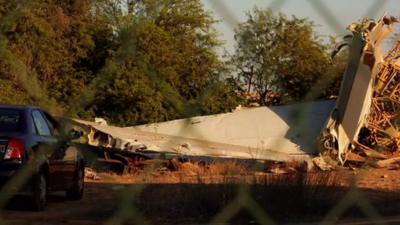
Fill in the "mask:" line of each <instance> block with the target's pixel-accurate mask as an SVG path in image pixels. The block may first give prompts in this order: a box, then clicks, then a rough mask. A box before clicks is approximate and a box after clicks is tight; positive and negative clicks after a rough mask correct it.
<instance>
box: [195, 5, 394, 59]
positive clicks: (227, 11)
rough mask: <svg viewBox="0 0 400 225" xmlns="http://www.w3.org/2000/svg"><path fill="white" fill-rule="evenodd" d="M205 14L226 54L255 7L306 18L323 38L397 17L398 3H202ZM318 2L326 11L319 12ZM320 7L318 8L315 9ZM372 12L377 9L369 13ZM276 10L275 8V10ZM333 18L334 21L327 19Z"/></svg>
mask: <svg viewBox="0 0 400 225" xmlns="http://www.w3.org/2000/svg"><path fill="white" fill-rule="evenodd" d="M202 2H203V4H204V7H205V8H206V10H208V11H210V12H212V14H213V16H214V17H215V18H216V19H218V20H220V22H219V23H218V24H216V25H215V27H216V30H217V31H218V32H219V34H220V38H221V39H222V40H224V41H225V46H224V47H225V48H226V50H228V52H233V49H234V43H235V41H234V38H233V36H234V27H235V26H236V25H237V23H240V22H243V21H245V20H246V14H245V12H247V11H250V10H252V9H253V8H254V7H255V6H257V7H261V8H263V7H265V8H266V7H268V6H269V5H271V3H273V5H275V6H276V5H277V6H278V7H279V11H281V12H283V13H285V14H287V15H295V16H297V17H300V18H309V19H310V20H312V21H314V22H315V24H316V25H317V27H316V31H317V32H318V34H319V35H321V36H322V37H329V36H331V35H332V36H343V35H345V34H347V33H348V32H347V31H346V27H347V26H348V25H349V24H351V23H353V22H357V21H358V20H359V19H361V18H363V17H365V16H368V17H370V18H373V19H378V18H380V17H381V16H382V15H383V14H384V12H388V13H389V14H390V15H393V16H396V17H398V16H400V0H286V1H284V0H202ZM318 2H321V3H322V4H323V7H324V9H326V11H323V10H321V7H319V4H318ZM318 7H319V8H318ZM371 8H374V9H377V10H373V11H374V12H371V11H370V10H371ZM274 9H275V10H277V9H278V8H276V7H274ZM330 15H332V17H334V18H333V19H332V18H330V17H329V16H330Z"/></svg>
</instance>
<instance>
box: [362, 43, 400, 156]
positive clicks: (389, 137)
mask: <svg viewBox="0 0 400 225" xmlns="http://www.w3.org/2000/svg"><path fill="white" fill-rule="evenodd" d="M378 70H379V72H378V73H377V76H376V77H375V80H374V90H373V98H372V104H371V111H370V114H369V116H368V118H367V124H366V127H365V130H364V134H365V135H364V136H363V135H360V136H359V146H360V147H364V148H369V149H374V150H379V151H382V152H386V153H389V152H395V151H399V150H400V41H398V42H397V44H396V45H395V46H394V47H393V48H392V50H391V51H390V52H389V53H388V54H387V56H386V57H385V58H384V62H383V63H380V64H379V65H378Z"/></svg>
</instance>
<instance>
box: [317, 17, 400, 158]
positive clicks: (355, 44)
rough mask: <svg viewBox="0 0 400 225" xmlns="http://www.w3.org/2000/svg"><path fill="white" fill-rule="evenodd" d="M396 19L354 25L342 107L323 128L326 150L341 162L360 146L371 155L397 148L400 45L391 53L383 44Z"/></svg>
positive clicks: (342, 92)
mask: <svg viewBox="0 0 400 225" xmlns="http://www.w3.org/2000/svg"><path fill="white" fill-rule="evenodd" d="M396 22H398V21H397V19H396V18H394V17H389V16H387V15H384V16H383V17H382V18H381V19H380V20H378V21H374V20H363V21H361V22H360V23H358V24H357V23H355V24H352V25H350V26H349V30H350V31H352V33H353V37H352V41H351V44H349V45H350V59H349V63H348V66H347V69H346V72H345V74H344V78H343V81H342V86H341V90H340V94H339V99H338V101H337V104H336V107H335V109H334V111H333V112H332V114H331V117H330V119H329V120H328V122H327V124H326V130H325V131H324V132H323V133H322V142H323V143H324V147H325V149H326V150H329V151H328V152H332V153H334V155H336V157H337V158H338V160H339V161H340V163H341V164H344V163H345V162H346V161H347V160H348V155H349V154H348V153H349V152H351V151H353V152H354V150H355V152H360V153H361V155H363V156H369V155H370V154H371V151H375V150H384V151H387V150H391V151H393V150H395V149H397V147H396V146H397V142H399V141H398V138H397V137H398V129H397V125H396V124H397V123H399V124H400V122H397V118H398V117H399V116H398V115H397V113H396V112H397V111H398V110H397V109H400V103H399V101H397V100H400V95H399V93H400V92H399V90H398V88H399V85H397V83H398V82H397V81H400V77H397V74H398V73H397V72H395V70H394V68H395V66H394V64H396V62H397V61H396V60H395V59H397V58H398V57H397V56H398V55H399V54H398V53H399V50H398V47H399V45H396V46H395V48H394V49H392V51H390V52H389V54H388V55H387V56H386V57H384V53H383V50H382V48H381V45H382V43H383V41H384V40H385V39H386V38H387V37H388V36H389V35H390V34H391V33H392V30H393V25H394V23H396Z"/></svg>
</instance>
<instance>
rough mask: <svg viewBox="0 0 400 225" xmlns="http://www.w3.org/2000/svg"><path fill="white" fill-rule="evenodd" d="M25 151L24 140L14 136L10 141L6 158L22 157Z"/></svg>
mask: <svg viewBox="0 0 400 225" xmlns="http://www.w3.org/2000/svg"><path fill="white" fill-rule="evenodd" d="M23 152H24V141H23V140H21V139H17V138H13V139H10V140H9V141H8V146H7V150H6V153H5V154H4V159H21V158H22V154H23Z"/></svg>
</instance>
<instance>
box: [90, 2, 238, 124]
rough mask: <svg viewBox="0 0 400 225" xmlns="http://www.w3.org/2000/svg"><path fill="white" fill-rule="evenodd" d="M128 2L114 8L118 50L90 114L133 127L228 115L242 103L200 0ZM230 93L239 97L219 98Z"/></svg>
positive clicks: (106, 72) (110, 59)
mask: <svg viewBox="0 0 400 225" xmlns="http://www.w3.org/2000/svg"><path fill="white" fill-rule="evenodd" d="M125 3H127V4H128V6H129V10H128V11H124V9H123V7H122V8H119V9H118V6H115V5H111V6H110V7H111V8H112V9H110V10H109V11H113V12H114V15H119V16H117V17H114V18H115V22H116V24H115V25H114V27H115V28H116V45H117V48H116V49H115V51H113V53H112V57H110V58H109V59H108V63H107V66H106V69H105V70H103V71H102V72H101V76H100V77H98V79H97V81H96V82H98V83H99V84H100V85H97V86H98V87H99V88H98V90H97V92H98V93H99V95H96V97H95V100H94V102H93V104H91V105H90V107H89V108H87V110H86V111H91V112H92V114H93V115H97V116H102V117H105V118H107V119H109V120H110V121H111V122H113V123H117V124H122V125H127V124H130V125H132V124H138V123H139V124H143V123H149V122H159V121H164V120H171V119H177V118H184V117H188V116H193V115H203V114H205V113H220V112H226V111H228V110H231V109H232V108H234V107H235V106H236V105H237V102H236V101H235V100H236V96H235V95H236V94H235V93H233V91H232V88H230V86H229V84H228V82H226V81H225V79H224V77H223V74H224V72H225V65H224V64H223V62H222V61H221V60H220V58H219V56H218V55H217V53H216V48H217V47H218V46H219V44H220V42H219V41H218V40H217V38H216V32H215V31H214V29H213V28H212V25H213V24H214V22H215V21H214V20H213V19H212V17H211V16H210V15H209V14H208V12H206V11H205V10H204V9H203V6H202V4H201V3H200V1H198V0H166V1H156V0H136V1H126V2H125ZM119 5H125V4H122V3H121V2H119ZM217 86H221V87H224V88H221V87H217ZM228 93H229V94H234V97H233V98H231V100H229V101H226V98H221V97H218V96H219V95H220V96H226V95H227V94H228ZM207 101H211V102H208V103H207V104H206V102H207ZM211 105H212V106H211ZM117 112H118V113H117Z"/></svg>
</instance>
